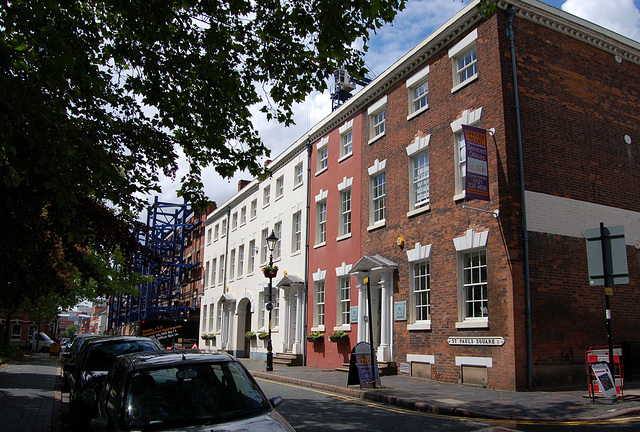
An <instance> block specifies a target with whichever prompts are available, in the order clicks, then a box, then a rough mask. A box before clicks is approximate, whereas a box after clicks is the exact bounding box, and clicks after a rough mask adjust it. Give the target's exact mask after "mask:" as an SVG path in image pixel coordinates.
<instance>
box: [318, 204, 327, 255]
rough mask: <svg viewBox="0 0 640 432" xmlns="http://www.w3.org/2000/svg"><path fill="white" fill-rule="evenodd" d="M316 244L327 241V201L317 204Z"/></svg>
mask: <svg viewBox="0 0 640 432" xmlns="http://www.w3.org/2000/svg"><path fill="white" fill-rule="evenodd" d="M316 221H317V224H316V244H324V243H325V242H326V241H327V200H323V201H320V202H319V203H317V204H316Z"/></svg>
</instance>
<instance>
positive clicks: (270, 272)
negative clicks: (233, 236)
mask: <svg viewBox="0 0 640 432" xmlns="http://www.w3.org/2000/svg"><path fill="white" fill-rule="evenodd" d="M276 243H278V237H276V234H275V233H274V232H273V230H271V234H270V235H269V237H267V247H268V248H269V267H268V268H267V269H265V272H264V275H265V276H266V277H268V278H269V302H268V303H267V311H269V338H268V339H267V372H270V371H272V370H273V345H272V344H271V311H272V310H273V303H272V289H273V278H274V277H276V275H277V274H278V269H277V268H275V267H274V266H273V250H274V249H275V248H276Z"/></svg>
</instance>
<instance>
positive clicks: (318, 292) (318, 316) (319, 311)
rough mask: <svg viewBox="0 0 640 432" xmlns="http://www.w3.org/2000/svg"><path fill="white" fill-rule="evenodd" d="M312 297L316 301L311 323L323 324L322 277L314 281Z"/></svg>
mask: <svg viewBox="0 0 640 432" xmlns="http://www.w3.org/2000/svg"><path fill="white" fill-rule="evenodd" d="M313 285H314V298H315V301H316V307H315V313H314V314H313V318H314V320H313V325H314V326H315V327H319V326H324V300H325V296H324V289H325V288H324V279H323V280H320V281H317V282H315V283H314V284H313Z"/></svg>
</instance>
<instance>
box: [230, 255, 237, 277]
mask: <svg viewBox="0 0 640 432" xmlns="http://www.w3.org/2000/svg"><path fill="white" fill-rule="evenodd" d="M230 255H231V256H230V260H229V261H231V262H230V265H229V279H233V278H234V277H236V250H235V249H231V254H230Z"/></svg>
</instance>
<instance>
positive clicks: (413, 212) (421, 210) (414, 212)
mask: <svg viewBox="0 0 640 432" xmlns="http://www.w3.org/2000/svg"><path fill="white" fill-rule="evenodd" d="M429 210H431V205H430V204H425V205H422V206H420V207H418V208H417V209H415V210H411V211H410V212H408V213H407V217H412V216H415V215H419V214H420V213H426V212H428V211H429Z"/></svg>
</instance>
